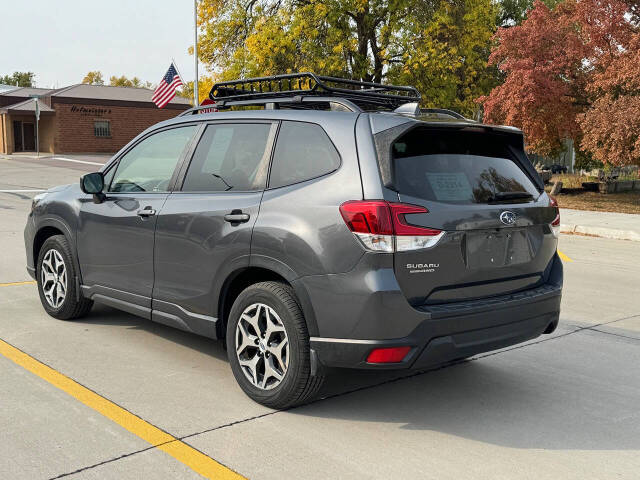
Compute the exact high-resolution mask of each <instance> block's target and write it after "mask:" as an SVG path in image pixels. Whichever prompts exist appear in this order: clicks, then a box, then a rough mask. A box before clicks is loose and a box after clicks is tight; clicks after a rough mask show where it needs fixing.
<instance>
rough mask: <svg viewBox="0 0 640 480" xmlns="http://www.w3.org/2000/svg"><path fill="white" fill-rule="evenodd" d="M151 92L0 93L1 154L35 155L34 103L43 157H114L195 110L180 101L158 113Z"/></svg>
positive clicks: (79, 88)
mask: <svg viewBox="0 0 640 480" xmlns="http://www.w3.org/2000/svg"><path fill="white" fill-rule="evenodd" d="M152 95H153V90H149V89H147V88H129V87H111V86H103V85H84V84H80V85H72V86H70V87H66V88H60V89H53V90H51V89H43V88H28V87H25V88H14V89H12V90H8V91H6V90H5V91H0V153H6V154H10V153H14V152H24V151H35V150H36V143H35V142H36V138H35V123H36V118H35V109H36V105H35V102H36V100H35V98H37V102H38V108H39V110H40V121H39V123H38V133H39V135H38V137H39V142H38V143H39V145H40V151H41V152H49V153H113V152H116V151H118V150H119V149H120V148H121V147H122V146H123V145H125V144H126V143H127V142H128V141H129V140H131V139H132V138H133V137H135V136H136V135H137V134H138V133H140V132H141V131H143V130H144V129H145V128H147V127H149V126H151V125H153V124H155V123H157V122H160V121H162V120H166V119H168V118H172V117H175V116H176V115H178V114H179V113H180V112H181V111H183V110H186V109H187V108H189V107H190V105H189V101H188V100H187V99H185V98H182V97H175V98H174V99H173V100H172V101H171V102H169V103H168V104H167V105H166V106H165V107H164V108H162V109H159V108H158V107H156V105H155V104H154V103H153V102H152V101H151V96H152Z"/></svg>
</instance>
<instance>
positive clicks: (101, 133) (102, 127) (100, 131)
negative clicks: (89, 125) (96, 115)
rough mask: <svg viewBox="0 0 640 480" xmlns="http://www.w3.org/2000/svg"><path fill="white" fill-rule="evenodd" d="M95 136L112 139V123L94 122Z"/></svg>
mask: <svg viewBox="0 0 640 480" xmlns="http://www.w3.org/2000/svg"><path fill="white" fill-rule="evenodd" d="M93 134H94V135H95V136H96V137H111V122H109V120H96V121H95V122H93Z"/></svg>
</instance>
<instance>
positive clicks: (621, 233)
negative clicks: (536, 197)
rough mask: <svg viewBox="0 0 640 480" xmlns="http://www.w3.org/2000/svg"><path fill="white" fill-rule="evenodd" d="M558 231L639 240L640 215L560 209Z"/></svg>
mask: <svg viewBox="0 0 640 480" xmlns="http://www.w3.org/2000/svg"><path fill="white" fill-rule="evenodd" d="M560 222H561V223H560V232H562V233H579V234H580V233H581V234H583V235H593V236H596V237H605V238H614V239H617V240H633V241H636V242H640V215H633V214H629V213H611V212H592V211H587V210H570V209H565V208H561V209H560Z"/></svg>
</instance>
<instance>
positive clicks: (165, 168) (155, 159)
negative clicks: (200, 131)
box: [109, 125, 197, 192]
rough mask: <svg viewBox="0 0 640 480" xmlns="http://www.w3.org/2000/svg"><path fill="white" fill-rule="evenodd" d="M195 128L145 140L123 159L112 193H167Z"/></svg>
mask: <svg viewBox="0 0 640 480" xmlns="http://www.w3.org/2000/svg"><path fill="white" fill-rule="evenodd" d="M196 128H197V127H196V126H194V125H190V126H187V127H178V128H172V129H170V130H163V131H161V132H158V133H156V134H154V135H151V136H150V137H147V138H145V139H144V140H142V141H141V142H140V143H138V144H137V145H136V146H135V147H133V148H132V149H131V150H129V151H128V152H127V153H126V154H125V155H124V156H123V157H122V158H121V159H120V162H119V163H118V167H117V169H116V173H115V175H114V177H113V181H112V183H111V188H110V189H109V191H110V192H166V191H167V190H168V188H169V181H170V180H171V176H172V175H173V171H174V170H175V168H176V165H177V164H178V160H180V157H181V156H182V153H183V152H184V150H185V148H186V147H187V145H188V144H189V142H190V140H191V138H192V137H193V134H194V133H195V131H196Z"/></svg>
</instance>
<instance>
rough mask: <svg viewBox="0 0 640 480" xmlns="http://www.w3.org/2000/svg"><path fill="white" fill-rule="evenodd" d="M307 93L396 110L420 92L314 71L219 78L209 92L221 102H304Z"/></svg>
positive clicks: (415, 99)
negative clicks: (321, 74) (269, 75)
mask: <svg viewBox="0 0 640 480" xmlns="http://www.w3.org/2000/svg"><path fill="white" fill-rule="evenodd" d="M308 96H313V97H337V98H341V99H345V100H348V101H349V102H350V104H352V105H355V106H357V107H358V108H359V109H360V110H395V109H396V108H398V107H399V106H401V105H403V104H405V103H409V102H419V101H420V93H419V92H418V90H417V89H416V88H415V87H406V86H397V85H384V84H381V83H373V82H361V81H358V80H350V79H345V78H336V77H326V76H320V75H316V74H315V73H311V72H302V73H289V74H285V75H274V76H271V77H259V78H247V79H241V80H232V81H228V82H219V83H216V84H215V85H214V86H213V87H212V88H211V91H210V92H209V98H211V100H214V101H215V102H216V103H217V104H220V106H224V105H226V104H228V103H231V102H236V101H243V103H244V101H247V100H251V101H252V102H254V104H264V103H269V100H273V99H282V100H287V99H288V100H289V101H290V102H291V101H298V102H302V101H303V100H302V98H300V97H308ZM317 100H319V99H317ZM277 103H284V102H277ZM348 106H351V105H348Z"/></svg>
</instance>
